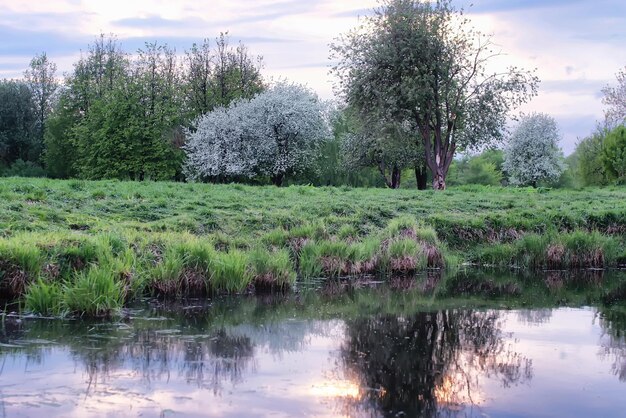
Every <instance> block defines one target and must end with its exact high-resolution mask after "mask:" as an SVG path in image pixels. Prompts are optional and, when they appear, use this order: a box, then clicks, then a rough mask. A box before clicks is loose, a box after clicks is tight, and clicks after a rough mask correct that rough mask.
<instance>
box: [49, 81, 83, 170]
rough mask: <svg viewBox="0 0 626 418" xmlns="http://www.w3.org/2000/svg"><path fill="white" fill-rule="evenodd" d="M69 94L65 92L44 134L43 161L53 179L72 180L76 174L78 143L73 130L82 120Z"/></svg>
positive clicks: (51, 115) (50, 117)
mask: <svg viewBox="0 0 626 418" xmlns="http://www.w3.org/2000/svg"><path fill="white" fill-rule="evenodd" d="M68 93H69V92H68V91H67V90H66V91H64V92H63V93H62V94H61V95H60V97H59V100H58V102H57V104H56V106H55V108H54V110H53V111H52V113H51V114H50V116H49V117H48V119H47V121H46V130H45V133H44V144H45V152H44V156H43V161H44V164H45V167H46V172H47V173H48V175H49V176H50V177H53V178H62V179H66V178H70V177H74V176H76V175H77V172H76V167H75V165H76V158H77V157H78V155H77V152H76V141H75V139H74V135H73V129H74V127H75V126H77V124H78V123H79V122H80V121H81V120H82V117H81V115H80V114H79V113H78V111H77V109H76V108H75V107H73V106H72V103H71V99H70V98H69V94H68Z"/></svg>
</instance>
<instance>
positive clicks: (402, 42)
mask: <svg viewBox="0 0 626 418" xmlns="http://www.w3.org/2000/svg"><path fill="white" fill-rule="evenodd" d="M461 15H462V12H459V11H457V10H455V9H454V8H453V7H452V6H451V2H450V1H449V0H439V1H437V2H436V3H435V2H428V1H424V0H384V1H383V6H382V7H381V8H379V9H378V10H376V11H375V15H374V16H372V17H369V18H366V19H365V22H364V23H363V25H361V26H360V27H359V28H357V29H355V30H353V31H352V32H349V33H348V34H347V35H345V36H344V37H342V38H340V39H339V40H338V41H337V42H336V43H335V44H334V45H332V47H331V48H332V51H333V57H334V58H337V59H338V60H339V63H338V64H337V65H336V66H335V67H334V69H333V71H334V72H335V74H337V76H338V77H339V80H340V83H339V91H340V93H342V95H343V97H344V98H345V100H346V101H347V102H348V104H349V105H351V106H354V107H355V108H356V109H358V110H359V111H360V112H362V113H364V114H367V115H371V114H378V115H384V116H385V117H389V118H393V119H394V120H396V121H398V122H400V123H404V122H405V121H410V122H411V123H412V124H413V126H414V127H415V132H414V135H413V137H412V140H413V141H415V142H417V143H419V144H420V145H421V146H423V149H424V153H425V160H426V164H427V166H428V169H429V170H430V171H431V173H432V175H433V188H434V189H438V190H441V189H445V187H446V183H445V180H446V175H447V173H448V169H449V168H450V164H451V163H452V161H453V158H454V155H455V152H456V151H457V149H464V150H467V149H473V148H478V147H481V146H484V145H486V144H491V143H493V142H496V141H500V140H502V139H503V137H504V133H503V126H504V125H505V122H506V118H507V115H508V113H509V111H511V110H512V109H514V108H515V107H517V106H518V105H520V104H522V103H524V102H526V101H527V100H528V99H529V98H530V97H532V96H534V95H535V94H536V85H537V82H538V80H537V78H536V77H534V76H533V75H532V74H531V73H528V72H525V71H522V70H520V69H517V68H515V67H512V68H510V69H508V70H507V71H504V72H501V73H489V72H488V70H487V64H488V62H489V61H490V60H491V59H492V58H493V57H495V56H498V55H500V53H498V52H494V50H493V47H494V45H493V43H492V42H491V40H490V39H489V38H488V37H484V36H483V35H481V34H480V33H478V32H476V31H474V30H472V29H469V28H468V21H467V19H464V18H462V16H461ZM366 119H368V120H371V117H367V118H366Z"/></svg>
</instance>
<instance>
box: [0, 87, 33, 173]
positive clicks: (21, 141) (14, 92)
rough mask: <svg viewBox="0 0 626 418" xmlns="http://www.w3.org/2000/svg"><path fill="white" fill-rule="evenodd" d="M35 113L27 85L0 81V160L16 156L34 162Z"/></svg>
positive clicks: (8, 161)
mask: <svg viewBox="0 0 626 418" xmlns="http://www.w3.org/2000/svg"><path fill="white" fill-rule="evenodd" d="M36 123H37V115H36V114H35V105H34V103H33V96H32V92H31V90H30V89H29V87H28V85H27V84H25V83H23V82H20V81H15V80H0V163H1V164H2V165H4V166H9V165H11V164H13V162H15V161H16V160H18V159H21V160H23V161H37V160H38V158H39V155H40V153H41V144H40V143H38V142H37V140H36V137H35V126H36Z"/></svg>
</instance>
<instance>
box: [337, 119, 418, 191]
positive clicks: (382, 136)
mask: <svg viewBox="0 0 626 418" xmlns="http://www.w3.org/2000/svg"><path fill="white" fill-rule="evenodd" d="M353 120H354V122H353V124H354V127H353V129H352V130H351V131H349V132H347V133H346V134H345V135H344V140H343V143H342V152H343V158H344V161H345V162H346V165H347V166H348V167H350V168H352V169H359V168H364V167H375V168H376V170H377V171H378V172H379V173H380V175H381V176H382V178H383V179H384V181H385V185H386V186H387V187H389V188H390V189H398V188H400V180H401V174H402V171H403V170H404V169H406V168H414V167H417V166H419V164H420V162H421V161H422V159H423V155H422V153H420V152H419V151H420V150H419V148H417V147H416V146H415V144H414V143H413V142H412V141H410V140H408V139H407V136H410V135H411V127H410V126H409V125H408V124H398V123H394V122H393V121H381V120H378V121H372V123H371V124H369V125H367V126H362V124H361V123H359V122H360V121H359V118H353Z"/></svg>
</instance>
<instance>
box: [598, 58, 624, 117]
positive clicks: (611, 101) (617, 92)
mask: <svg viewBox="0 0 626 418" xmlns="http://www.w3.org/2000/svg"><path fill="white" fill-rule="evenodd" d="M616 77H617V86H616V87H611V86H606V87H605V88H604V89H602V94H604V98H603V99H602V102H603V103H604V104H605V105H607V106H608V107H609V108H608V109H607V110H606V111H605V117H606V121H607V123H608V124H609V126H617V125H620V124H626V67H624V69H623V70H621V71H619V72H618V73H617V76H616Z"/></svg>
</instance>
